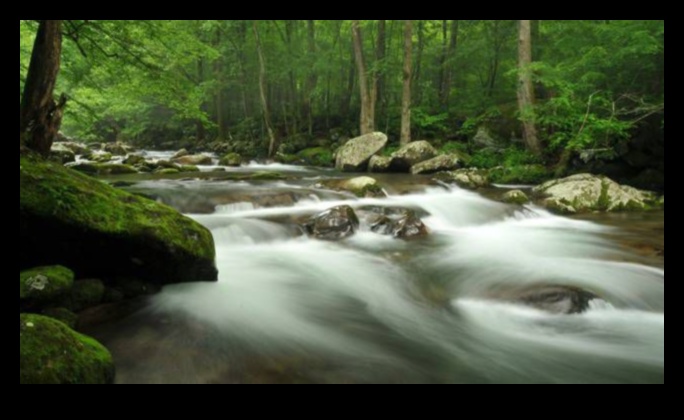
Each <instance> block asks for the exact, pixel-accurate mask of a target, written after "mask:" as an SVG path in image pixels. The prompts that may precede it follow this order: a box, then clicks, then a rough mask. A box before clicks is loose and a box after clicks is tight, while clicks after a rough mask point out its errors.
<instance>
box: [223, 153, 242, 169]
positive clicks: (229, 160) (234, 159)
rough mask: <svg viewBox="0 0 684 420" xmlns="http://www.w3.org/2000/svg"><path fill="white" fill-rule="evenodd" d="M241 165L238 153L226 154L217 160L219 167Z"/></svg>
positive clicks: (240, 157)
mask: <svg viewBox="0 0 684 420" xmlns="http://www.w3.org/2000/svg"><path fill="white" fill-rule="evenodd" d="M241 164H242V156H240V154H239V153H234V152H233V153H228V154H226V155H223V157H222V158H221V159H220V160H219V165H221V166H240V165H241Z"/></svg>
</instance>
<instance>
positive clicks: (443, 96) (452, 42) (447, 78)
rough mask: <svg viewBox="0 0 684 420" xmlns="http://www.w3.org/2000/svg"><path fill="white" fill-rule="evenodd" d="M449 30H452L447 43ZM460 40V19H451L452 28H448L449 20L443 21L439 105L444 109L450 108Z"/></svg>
mask: <svg viewBox="0 0 684 420" xmlns="http://www.w3.org/2000/svg"><path fill="white" fill-rule="evenodd" d="M447 32H450V34H449V36H448V39H449V42H448V43H447ZM457 41H458V21H457V20H452V21H451V28H450V29H449V30H447V21H446V20H443V21H442V55H441V56H440V72H439V105H440V106H441V107H442V109H443V110H448V109H449V93H450V92H451V80H452V78H453V63H452V60H453V56H454V54H455V53H456V42H457Z"/></svg>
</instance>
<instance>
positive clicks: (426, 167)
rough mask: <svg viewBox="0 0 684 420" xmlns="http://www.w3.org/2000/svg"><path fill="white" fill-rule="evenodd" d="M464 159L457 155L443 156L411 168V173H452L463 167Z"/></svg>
mask: <svg viewBox="0 0 684 420" xmlns="http://www.w3.org/2000/svg"><path fill="white" fill-rule="evenodd" d="M463 164H464V159H462V158H461V156H459V155H456V154H449V155H441V156H437V157H434V158H432V159H429V160H426V161H423V162H420V163H416V164H415V165H413V166H412V167H411V173H412V174H414V175H418V174H434V173H436V172H442V171H451V170H454V169H458V168H460V167H462V166H463Z"/></svg>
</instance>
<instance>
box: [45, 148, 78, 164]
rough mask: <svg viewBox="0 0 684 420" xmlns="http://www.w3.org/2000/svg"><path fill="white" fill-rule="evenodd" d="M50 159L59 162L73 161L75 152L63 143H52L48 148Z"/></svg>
mask: <svg viewBox="0 0 684 420" xmlns="http://www.w3.org/2000/svg"><path fill="white" fill-rule="evenodd" d="M50 160H52V161H53V162H57V163H61V164H65V163H69V162H74V161H75V160H76V154H75V153H74V152H73V150H71V149H69V148H68V147H66V146H65V145H64V144H63V143H53V144H52V148H50Z"/></svg>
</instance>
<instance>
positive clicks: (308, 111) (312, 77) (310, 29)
mask: <svg viewBox="0 0 684 420" xmlns="http://www.w3.org/2000/svg"><path fill="white" fill-rule="evenodd" d="M306 27H307V33H308V36H307V40H308V44H309V45H308V47H309V60H308V64H309V70H308V71H309V74H308V76H307V78H306V92H304V95H303V96H304V98H303V100H304V104H303V105H304V106H303V108H304V109H303V116H304V117H305V118H306V119H307V122H308V126H309V130H308V131H309V135H313V109H312V106H311V104H312V102H313V101H312V98H311V97H312V96H313V92H314V90H315V89H316V84H317V83H318V74H317V73H316V71H315V70H314V66H313V64H314V63H315V62H316V27H315V24H314V21H313V20H307V21H306Z"/></svg>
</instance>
